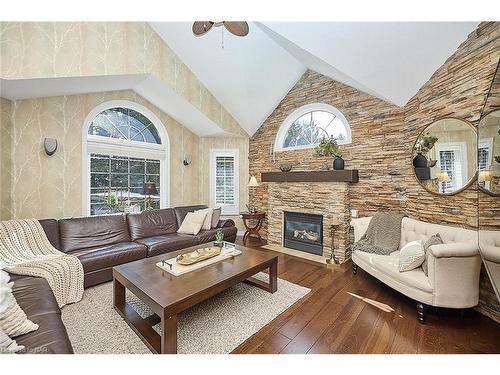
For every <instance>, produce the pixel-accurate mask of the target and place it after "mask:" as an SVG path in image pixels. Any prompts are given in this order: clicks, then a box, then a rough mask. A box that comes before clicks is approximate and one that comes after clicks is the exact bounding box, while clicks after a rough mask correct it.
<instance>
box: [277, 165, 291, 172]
mask: <svg viewBox="0 0 500 375" xmlns="http://www.w3.org/2000/svg"><path fill="white" fill-rule="evenodd" d="M280 170H281V172H290V171H291V170H292V163H283V164H280Z"/></svg>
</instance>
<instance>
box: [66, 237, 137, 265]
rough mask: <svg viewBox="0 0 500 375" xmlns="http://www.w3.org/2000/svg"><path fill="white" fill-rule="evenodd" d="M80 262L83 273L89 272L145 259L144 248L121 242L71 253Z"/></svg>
mask: <svg viewBox="0 0 500 375" xmlns="http://www.w3.org/2000/svg"><path fill="white" fill-rule="evenodd" d="M71 255H75V256H77V257H78V259H80V262H82V266H83V271H84V272H91V271H96V270H100V269H103V268H108V267H113V266H116V265H118V264H123V263H128V262H132V261H134V260H138V259H142V258H145V257H146V255H147V249H146V246H144V245H142V244H139V243H135V242H122V243H117V244H113V245H109V246H97V247H92V248H88V249H80V250H75V251H73V252H71Z"/></svg>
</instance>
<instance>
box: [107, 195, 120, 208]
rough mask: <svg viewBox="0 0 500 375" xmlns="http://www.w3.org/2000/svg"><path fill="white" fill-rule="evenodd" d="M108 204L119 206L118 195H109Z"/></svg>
mask: <svg viewBox="0 0 500 375" xmlns="http://www.w3.org/2000/svg"><path fill="white" fill-rule="evenodd" d="M106 204H107V205H108V206H116V205H118V196H117V195H116V194H108V196H107V197H106Z"/></svg>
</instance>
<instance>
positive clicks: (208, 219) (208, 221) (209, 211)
mask: <svg viewBox="0 0 500 375" xmlns="http://www.w3.org/2000/svg"><path fill="white" fill-rule="evenodd" d="M213 210H214V209H213V208H204V209H202V210H196V211H195V213H196V212H204V213H205V215H206V216H205V220H204V221H203V225H202V226H201V229H205V230H210V229H212V215H213V213H212V212H213Z"/></svg>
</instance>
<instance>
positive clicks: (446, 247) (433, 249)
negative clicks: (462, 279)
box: [428, 242, 479, 258]
mask: <svg viewBox="0 0 500 375" xmlns="http://www.w3.org/2000/svg"><path fill="white" fill-rule="evenodd" d="M428 251H429V252H430V253H431V254H432V256H433V257H434V258H452V257H474V256H477V255H479V249H478V247H477V244H476V243H474V242H450V243H443V244H438V245H432V246H429V249H428Z"/></svg>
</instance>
